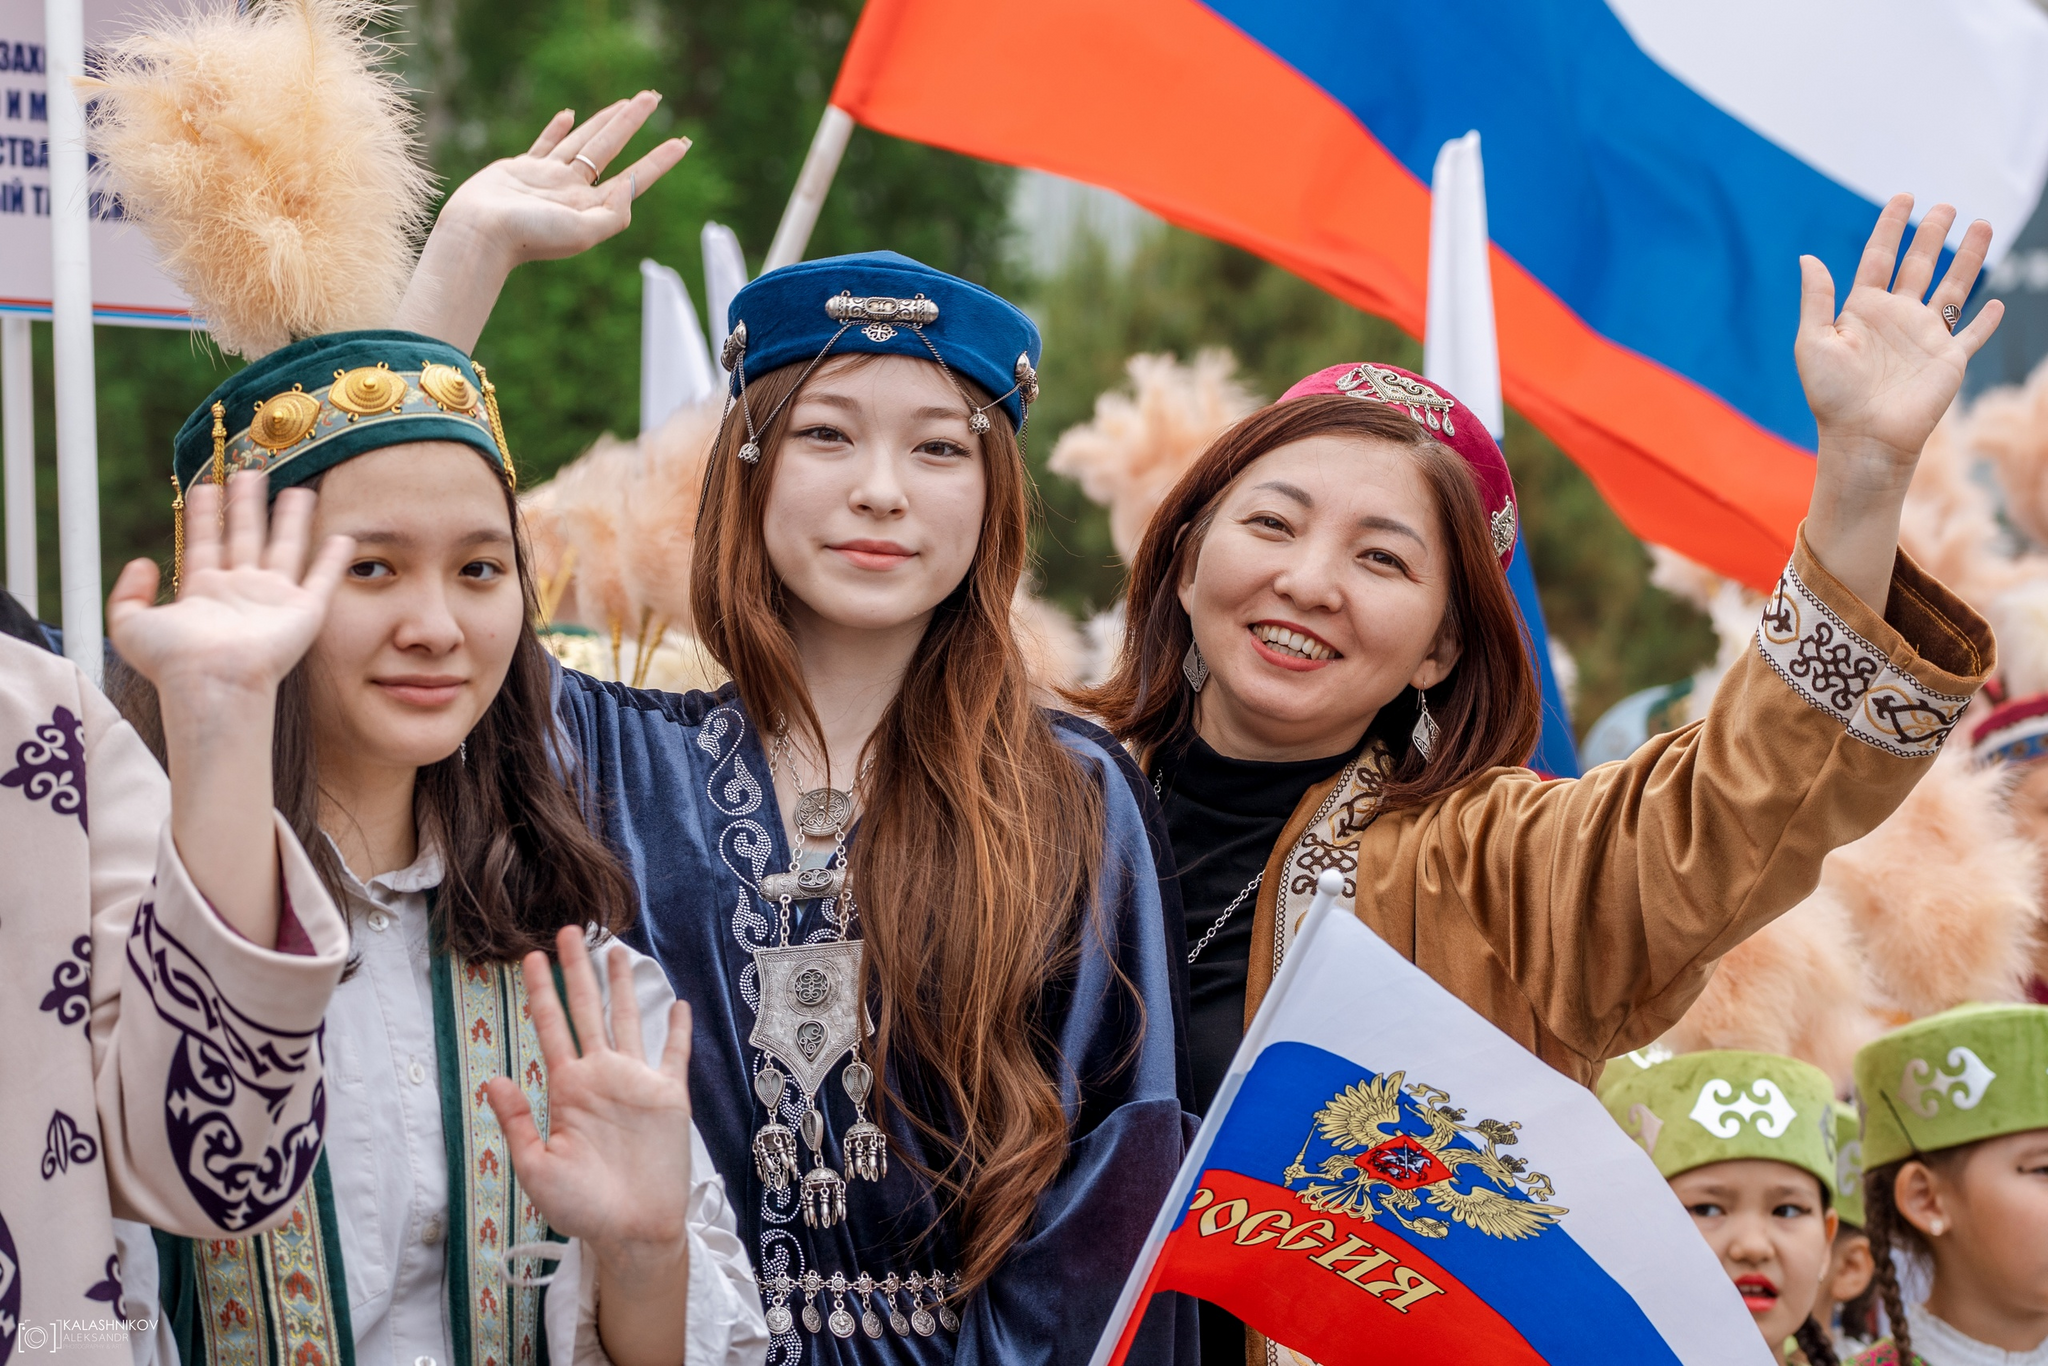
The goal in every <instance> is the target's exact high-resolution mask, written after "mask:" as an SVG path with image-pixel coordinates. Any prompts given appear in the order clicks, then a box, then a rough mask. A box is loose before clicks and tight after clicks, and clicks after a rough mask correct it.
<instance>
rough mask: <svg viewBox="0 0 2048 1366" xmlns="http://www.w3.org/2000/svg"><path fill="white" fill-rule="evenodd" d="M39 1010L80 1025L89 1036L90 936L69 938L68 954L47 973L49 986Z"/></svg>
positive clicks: (90, 1024)
mask: <svg viewBox="0 0 2048 1366" xmlns="http://www.w3.org/2000/svg"><path fill="white" fill-rule="evenodd" d="M41 1009H43V1010H47V1011H51V1012H52V1013H54V1014H55V1015H56V1017H57V1022H58V1023H59V1024H68V1025H72V1024H83V1025H84V1026H85V1033H86V1037H87V1038H91V1037H92V1021H91V1020H90V1019H89V1018H88V1017H89V1016H90V1015H91V1014H92V936H91V935H89V934H81V935H79V936H78V938H76V939H74V940H72V941H71V957H69V958H67V959H65V960H64V961H63V962H61V963H59V964H58V965H57V966H56V967H55V968H54V969H52V970H51V972H50V989H49V990H48V991H46V992H44V993H43V1003H42V1006H41Z"/></svg>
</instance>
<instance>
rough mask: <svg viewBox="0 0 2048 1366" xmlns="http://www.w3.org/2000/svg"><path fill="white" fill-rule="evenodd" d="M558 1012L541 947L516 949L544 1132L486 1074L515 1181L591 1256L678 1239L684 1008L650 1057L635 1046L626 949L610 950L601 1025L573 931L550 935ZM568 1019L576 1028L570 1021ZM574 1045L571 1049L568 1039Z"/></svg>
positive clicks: (500, 1081) (635, 1009) (594, 989)
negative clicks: (557, 974) (557, 962)
mask: <svg viewBox="0 0 2048 1366" xmlns="http://www.w3.org/2000/svg"><path fill="white" fill-rule="evenodd" d="M557 949H558V951H559V953H560V955H561V960H562V979H563V983H564V985H565V986H566V987H567V988H568V993H569V1014H568V1015H567V1016H565V1015H564V1014H563V1010H562V1003H561V1001H560V999H559V998H558V997H557V996H556V994H555V984H554V979H553V974H552V973H551V972H550V971H549V967H548V961H547V958H546V957H545V955H542V954H538V953H535V954H529V955H527V958H526V962H525V964H524V969H525V973H526V995H527V1002H528V1004H529V1006H530V1008H531V1009H532V1011H533V1027H534V1032H535V1034H536V1035H537V1036H538V1037H539V1040H540V1048H541V1056H542V1059H543V1061H544V1062H545V1063H546V1066H547V1074H548V1136H547V1138H546V1139H542V1138H541V1136H540V1132H539V1130H538V1129H537V1128H536V1127H535V1125H534V1121H533V1112H532V1110H531V1109H530V1108H529V1107H528V1105H527V1103H526V1097H525V1096H524V1095H523V1094H522V1093H521V1092H520V1090H519V1088H518V1086H516V1085H514V1084H513V1082H512V1081H511V1079H510V1078H507V1077H498V1078H495V1079H493V1080H492V1081H491V1082H490V1083H489V1091H488V1096H489V1099H490V1102H491V1109H492V1110H493V1111H495V1112H496V1114H497V1116H498V1123H499V1126H500V1127H501V1128H503V1129H504V1131H505V1140H506V1144H507V1147H508V1149H509V1151H510V1153H511V1156H512V1167H513V1170H514V1171H515V1172H516V1173H517V1174H518V1176H519V1184H520V1185H521V1187H522V1188H524V1189H525V1191H526V1193H527V1194H528V1195H529V1196H531V1197H532V1198H533V1203H534V1204H535V1205H536V1206H537V1207H538V1208H539V1209H540V1211H541V1213H542V1214H544V1215H546V1216H547V1220H548V1223H549V1224H550V1225H551V1226H552V1227H553V1228H555V1229H556V1230H557V1231H558V1232H561V1233H564V1234H567V1235H569V1236H570V1237H572V1238H581V1239H582V1240H583V1241H584V1242H585V1243H587V1244H589V1245H590V1246H591V1247H593V1248H594V1249H596V1250H597V1251H598V1252H599V1254H600V1256H601V1257H612V1256H617V1255H620V1254H622V1253H624V1254H630V1253H631V1252H633V1251H634V1250H637V1249H678V1248H682V1247H684V1246H685V1245H686V1242H687V1239H688V1231H689V1196H690V1182H691V1171H690V1084H689V1072H690V1011H689V1007H688V1006H687V1005H685V1004H683V1003H682V1002H681V1001H678V1002H676V1004H675V1005H674V1007H672V1009H671V1012H670V1015H669V1030H668V1043H667V1045H666V1046H665V1047H664V1048H663V1050H662V1056H661V1061H660V1064H659V1065H658V1066H650V1065H649V1064H648V1063H647V1061H646V1057H645V1054H644V1053H643V1051H642V1046H641V1035H640V1008H639V1005H638V1003H637V1002H636V1001H635V1000H634V996H633V981H632V969H631V967H630V966H629V965H628V962H627V958H626V955H625V954H623V953H614V954H612V955H610V962H609V964H608V968H609V974H610V978H611V998H612V999H611V1021H610V1024H611V1028H610V1030H609V1032H608V1031H607V1030H606V1028H605V1024H606V1021H605V1018H604V1009H603V1004H602V999H601V997H600V994H599V991H598V986H597V975H596V973H595V971H594V970H593V969H592V967H591V962H590V953H589V951H588V950H587V949H586V948H585V947H584V943H583V935H582V932H581V931H580V930H576V929H564V930H563V931H562V932H561V935H560V937H559V939H558V940H557ZM570 1018H573V1019H574V1021H575V1034H574V1036H573V1037H572V1035H571V1033H570V1027H569V1020H570ZM579 1043H580V1044H581V1045H582V1052H581V1055H580V1056H579V1054H578V1052H577V1045H578V1044H579Z"/></svg>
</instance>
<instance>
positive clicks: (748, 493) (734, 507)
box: [690, 357, 1103, 1288]
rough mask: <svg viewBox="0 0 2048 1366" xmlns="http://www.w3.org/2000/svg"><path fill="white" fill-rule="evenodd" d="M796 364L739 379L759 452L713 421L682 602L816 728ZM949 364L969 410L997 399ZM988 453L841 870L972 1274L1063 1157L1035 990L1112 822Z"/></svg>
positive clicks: (898, 1082)
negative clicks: (798, 636) (780, 487)
mask: <svg viewBox="0 0 2048 1366" xmlns="http://www.w3.org/2000/svg"><path fill="white" fill-rule="evenodd" d="M861 363H863V358H861V357H849V358H848V359H847V360H846V361H845V362H842V364H853V365H857V364H861ZM802 374H803V369H802V367H801V366H796V365H791V366H786V367H784V368H782V369H778V370H774V371H771V372H770V373H768V374H765V375H762V376H761V377H760V378H758V379H752V378H750V379H749V381H748V383H747V399H748V402H749V403H750V404H751V405H752V406H753V410H754V411H755V412H757V413H762V412H775V413H776V414H777V416H776V418H775V420H774V422H772V423H770V424H769V425H768V426H767V427H766V428H764V429H763V430H762V432H761V433H760V438H759V440H760V446H761V451H762V456H761V461H760V464H759V465H757V466H756V465H748V464H746V463H744V462H743V461H741V460H740V459H739V447H740V444H741V442H742V441H744V440H745V433H744V431H743V429H742V427H741V424H740V423H739V422H737V421H735V420H728V421H727V422H726V424H725V425H724V427H722V428H721V429H720V431H719V434H718V439H717V441H716V442H715V443H714V444H713V446H712V450H711V462H710V468H709V470H708V471H707V473H706V476H705V487H704V501H703V510H702V512H701V513H700V514H699V516H698V522H697V542H696V552H695V560H694V563H693V565H692V571H691V584H690V606H691V609H692V613H693V615H694V618H695V620H696V623H697V631H698V635H699V637H700V639H702V641H703V643H704V645H705V646H706V648H708V649H709V650H710V652H711V654H712V657H713V658H715V659H716V660H717V661H718V662H719V663H720V664H721V665H723V666H724V667H725V669H726V670H727V672H728V673H730V674H731V675H732V678H733V682H734V683H735V684H736V685H737V687H738V689H739V695H740V700H741V701H742V703H743V704H744V705H745V706H746V708H747V711H748V712H749V714H751V715H752V716H753V717H754V719H755V723H756V725H757V726H761V727H763V728H773V727H775V726H777V725H778V724H787V725H788V726H790V727H791V728H792V729H795V728H797V727H799V726H801V727H802V728H803V729H805V730H806V731H808V732H809V734H810V735H811V736H812V737H813V738H817V739H820V740H822V732H821V730H820V728H819V725H818V722H817V716H816V713H815V712H814V711H813V709H812V706H811V699H810V694H809V691H808V690H807V688H806V687H805V684H804V677H803V669H802V665H801V663H800V662H799V659H798V655H797V649H796V642H795V640H794V638H793V637H792V635H791V633H790V627H789V617H788V609H787V603H786V597H785V590H784V588H783V586H782V583H781V581H780V580H779V579H778V578H777V577H776V574H775V571H774V569H773V568H772V567H771V566H770V565H769V562H768V552H767V547H766V543H765V542H764V540H763V537H762V519H763V515H764V512H765V509H766V507H767V502H768V489H769V484H770V483H771V481H772V480H773V479H774V477H775V470H776V466H777V463H778V459H779V455H780V447H781V438H782V436H783V433H784V432H785V431H787V430H788V425H789V405H785V404H784V403H783V400H784V399H785V398H786V397H788V396H790V395H791V394H793V393H794V391H795V389H796V386H797V384H798V382H799V380H800V379H801V378H802ZM956 378H958V379H959V381H960V383H961V384H962V385H963V387H965V388H966V389H967V391H968V392H969V393H970V394H972V395H973V397H974V401H975V402H976V403H977V404H985V403H987V402H988V395H987V394H986V393H984V392H982V391H981V390H980V388H979V387H978V386H975V385H973V384H971V382H969V381H967V380H965V379H964V378H961V377H958V376H956ZM981 456H982V462H983V468H984V470H985V472H986V475H987V486H988V494H987V498H986V501H985V504H984V510H983V513H982V526H981V540H980V544H979V545H978V546H977V547H976V549H975V553H974V561H973V564H972V566H971V567H970V568H969V569H968V572H967V577H966V578H965V579H964V580H962V581H961V583H960V585H959V587H958V588H956V589H954V591H953V592H952V594H951V595H950V596H949V597H947V598H946V600H945V601H944V602H942V603H941V604H940V605H939V607H938V609H937V610H936V611H935V612H934V614H933V616H932V622H931V625H930V626H929V627H928V628H927V629H926V631H925V634H924V639H923V640H922V641H921V642H920V643H919V644H918V647H917V651H916V653H915V654H914V655H913V656H912V658H911V661H910V666H909V668H908V670H907V671H906V672H905V674H904V677H903V685H902V689H901V691H899V692H898V693H897V695H896V698H895V700H894V701H893V702H891V703H890V705H889V708H888V710H887V711H886V712H885V713H884V714H883V717H882V720H881V723H880V724H879V725H878V726H877V727H876V729H875V733H874V734H873V736H871V737H870V738H869V740H868V743H867V749H866V757H867V759H868V760H869V761H870V762H871V764H872V767H871V768H869V770H868V773H867V778H866V780H865V787H864V791H863V812H862V816H861V826H860V838H859V840H858V841H856V843H855V844H854V846H853V851H852V856H851V860H850V868H849V870H848V871H849V875H850V877H851V879H852V887H853V889H854V892H855V895H856V896H857V899H858V903H859V905H860V907H861V918H862V924H861V937H862V938H863V939H864V940H865V941H866V945H867V951H866V954H865V965H864V968H863V972H864V973H866V974H868V978H869V980H868V983H867V984H866V985H867V986H869V987H871V988H878V990H871V991H870V992H869V999H871V1000H876V999H878V1000H879V1009H878V1011H877V1016H876V1021H875V1041H874V1055H875V1070H876V1072H877V1073H878V1074H879V1075H880V1076H882V1077H883V1078H884V1079H885V1094H886V1095H888V1098H889V1100H890V1102H891V1103H894V1104H896V1105H898V1106H900V1107H901V1108H902V1109H903V1111H904V1113H905V1114H906V1115H907V1116H908V1117H909V1119H910V1121H911V1123H912V1124H913V1125H914V1126H915V1127H916V1128H917V1129H918V1131H919V1132H920V1133H922V1134H923V1135H925V1136H926V1137H927V1138H928V1139H930V1140H931V1141H932V1143H933V1144H934V1147H935V1148H936V1150H937V1151H938V1152H939V1153H940V1154H942V1160H941V1161H940V1162H939V1163H938V1164H937V1165H936V1168H935V1169H934V1170H930V1171H928V1172H926V1173H925V1175H926V1176H927V1177H928V1178H929V1179H930V1180H931V1181H932V1183H933V1185H934V1188H935V1195H936V1197H937V1199H938V1200H939V1202H940V1208H941V1211H942V1213H943V1214H944V1215H946V1216H947V1217H950V1218H951V1219H952V1221H953V1222H954V1225H955V1227H956V1229H957V1231H958V1234H959V1242H960V1246H961V1248H962V1249H963V1250H962V1253H961V1256H962V1258H963V1262H962V1266H961V1273H960V1274H961V1278H962V1280H963V1282H964V1283H965V1285H966V1287H968V1288H972V1287H973V1286H976V1285H979V1284H980V1283H981V1282H982V1281H984V1280H986V1279H987V1278H988V1276H989V1274H990V1272H992V1271H993V1270H994V1269H995V1267H996V1266H997V1265H998V1264H999V1263H1000V1262H1001V1261H1002V1259H1003V1257H1004V1256H1005V1255H1006V1254H1007V1253H1008V1251H1009V1249H1010V1246H1011V1244H1013V1243H1014V1242H1016V1240H1017V1239H1018V1238H1019V1237H1020V1236H1022V1234H1023V1233H1024V1231H1025V1229H1026V1228H1027V1226H1028V1225H1029V1224H1030V1221H1031V1217H1032V1212H1033V1210H1034V1208H1035V1206H1036V1203H1037V1200H1038V1197H1039V1196H1040V1194H1042V1193H1043V1192H1044V1190H1045V1188H1046V1187H1047V1186H1048V1185H1050V1184H1051V1182H1052V1179H1053V1177H1054V1176H1056V1175H1057V1174H1058V1172H1059V1167H1060V1163H1061V1161H1062V1160H1063V1159H1064V1158H1065V1155H1066V1150H1067V1120H1066V1113H1065V1111H1064V1109H1063V1108H1062V1106H1061V1103H1060V1071H1059V1070H1058V1069H1059V1068H1060V1062H1059V1059H1058V1052H1057V1048H1056V1046H1055V1043H1054V1040H1053V1039H1052V1037H1051V1035H1050V1033H1049V1031H1048V1030H1047V1029H1046V1028H1045V1025H1044V1022H1043V1021H1042V1020H1041V1019H1040V1005H1041V1001H1042V998H1043V997H1044V996H1045V994H1046V991H1047V988H1048V987H1049V986H1051V985H1052V984H1053V983H1054V981H1055V979H1056V978H1057V977H1058V976H1059V975H1060V974H1061V973H1063V972H1064V971H1066V970H1067V969H1068V968H1069V967H1070V966H1071V964H1072V963H1073V962H1074V961H1075V958H1076V956H1077V954H1078V950H1079V944H1080V925H1079V923H1078V921H1077V911H1078V910H1079V909H1080V908H1081V907H1082V906H1083V904H1084V899H1085V898H1086V897H1087V896H1088V895H1089V894H1090V893H1092V890H1093V888H1094V887H1095V884H1096V874H1097V871H1098V869H1099V867H1100V865H1101V860H1102V820H1103V799H1102V795H1101V792H1100V790H1099V789H1098V788H1097V787H1096V785H1095V782H1094V780H1093V779H1092V778H1090V777H1089V775H1088V774H1087V773H1086V772H1085V771H1084V770H1083V769H1082V767H1081V765H1080V764H1079V763H1078V762H1077V761H1076V760H1075V759H1074V757H1073V756H1072V755H1070V754H1069V753H1068V752H1067V751H1066V749H1065V748H1064V746H1062V745H1061V743H1060V741H1059V739H1058V738H1057V737H1056V736H1055V735H1054V734H1053V732H1052V728H1051V725H1050V723H1049V722H1048V721H1047V719H1046V716H1045V714H1044V713H1043V712H1042V711H1040V710H1039V708H1038V707H1037V706H1036V705H1034V703H1033V701H1032V697H1031V685H1030V682H1029V680H1028V679H1027V678H1026V676H1025V668H1024V659H1023V655H1022V654H1021V652H1020V651H1019V649H1018V646H1017V642H1016V638H1015V637H1014V636H1013V635H1012V634H1011V629H1010V601H1011V598H1012V596H1013V595H1014V594H1015V592H1016V589H1017V582H1018V579H1019V577H1020V576H1021V575H1022V574H1023V572H1024V568H1025V562H1026V558H1027V556H1028V553H1029V550H1028V540H1027V528H1028V520H1029V515H1030V492H1029V485H1028V484H1027V482H1026V479H1025V474H1024V462H1023V459H1022V453H1021V451H1020V448H1019V445H1018V441H1017V435H1016V433H1015V431H1014V430H1013V429H1012V428H1011V426H1010V424H1009V422H1008V421H1007V420H1006V419H1005V418H1003V417H1000V416H998V417H997V418H996V419H995V422H994V424H993V426H992V427H991V429H990V430H989V431H987V432H985V433H983V434H982V436H981ZM822 748H823V746H822V743H820V749H822ZM892 1053H893V1054H895V1055H896V1059H897V1061H896V1072H895V1074H892V1071H891V1068H890V1057H891V1055H892ZM889 1088H900V1089H898V1090H895V1091H894V1092H893V1093H891V1092H890V1090H889ZM905 1095H916V1096H920V1097H922V1098H926V1100H927V1103H926V1104H923V1105H913V1104H907V1103H905V1101H904V1099H903V1097H904V1096H905Z"/></svg>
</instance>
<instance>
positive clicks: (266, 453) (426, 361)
mask: <svg viewBox="0 0 2048 1366" xmlns="http://www.w3.org/2000/svg"><path fill="white" fill-rule="evenodd" d="M216 407H218V408H219V409H220V412H219V415H218V418H216V415H215V412H214V410H215V408H216ZM216 427H218V430H216ZM497 432H498V424H497V413H496V408H495V405H494V403H493V402H492V401H491V399H490V398H488V397H487V391H486V390H485V388H484V382H483V376H482V375H481V373H480V372H479V371H478V370H477V369H476V367H475V366H474V365H472V364H471V363H470V359H469V357H468V356H466V355H464V354H463V353H462V352H461V351H459V350H458V349H456V348H455V347H453V346H450V345H449V344H448V343H446V342H444V341H437V340H436V339H434V338H433V337H427V336H422V335H420V334H419V333H417V332H398V331H389V330H378V331H362V332H333V333H328V334H327V335H325V336H319V337H307V338H305V339H304V340H302V341H296V342H293V343H292V344H291V345H290V346H286V347H282V348H280V349H278V350H276V351H273V352H271V353H270V354H269V355H267V356H264V357H262V358H261V359H259V360H256V361H254V362H252V363H251V364H250V365H248V366H247V367H245V368H244V369H242V370H239V371H237V372H236V373H235V374H233V375H231V376H229V377H228V379H227V380H225V381H224V382H223V383H222V384H221V385H220V387H219V388H217V389H215V390H214V391H213V392H212V393H211V394H209V395H207V398H206V401H205V402H204V403H202V404H200V405H199V407H198V409H197V410H195V411H194V412H193V414H192V416H190V417H188V418H186V419H185V425H184V426H182V427H180V428H179V429H178V435H177V439H176V441H175V443H174V444H173V447H172V457H171V461H172V463H171V467H172V470H173V471H174V472H175V473H176V475H177V477H178V487H179V489H181V490H183V489H188V488H190V487H192V485H194V484H195V483H201V482H211V481H212V480H213V479H214V477H215V472H216V471H215V451H216V445H218V450H219V467H220V468H219V473H220V474H221V476H223V477H225V476H228V475H232V474H234V473H236V472H237V471H240V470H245V469H255V470H266V471H268V472H269V474H270V496H271V497H273V498H275V497H276V496H277V495H278V493H279V492H280V491H281V490H283V489H287V488H290V487H291V486H292V485H294V484H303V483H305V482H306V481H307V480H309V479H312V478H313V477H315V476H316V475H319V474H321V473H323V472H325V471H327V470H329V469H332V468H333V467H334V466H336V465H338V464H340V463H341V462H342V461H344V460H348V459H350V458H352V457H354V456H358V455H364V454H367V453H368V452H370V451H374V450H381V449H382V448H383V447H385V446H396V445H400V444H403V443H405V442H408V441H455V442H460V443H462V444H463V445H467V446H471V447H473V448H475V449H476V450H477V451H478V452H479V453H481V454H482V455H483V456H484V458H485V459H487V460H489V461H490V462H491V463H492V464H493V465H496V466H497V467H498V468H499V469H500V470H505V469H507V468H508V467H507V463H506V459H505V455H504V452H503V450H502V449H501V448H500V440H499V437H498V434H497Z"/></svg>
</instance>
